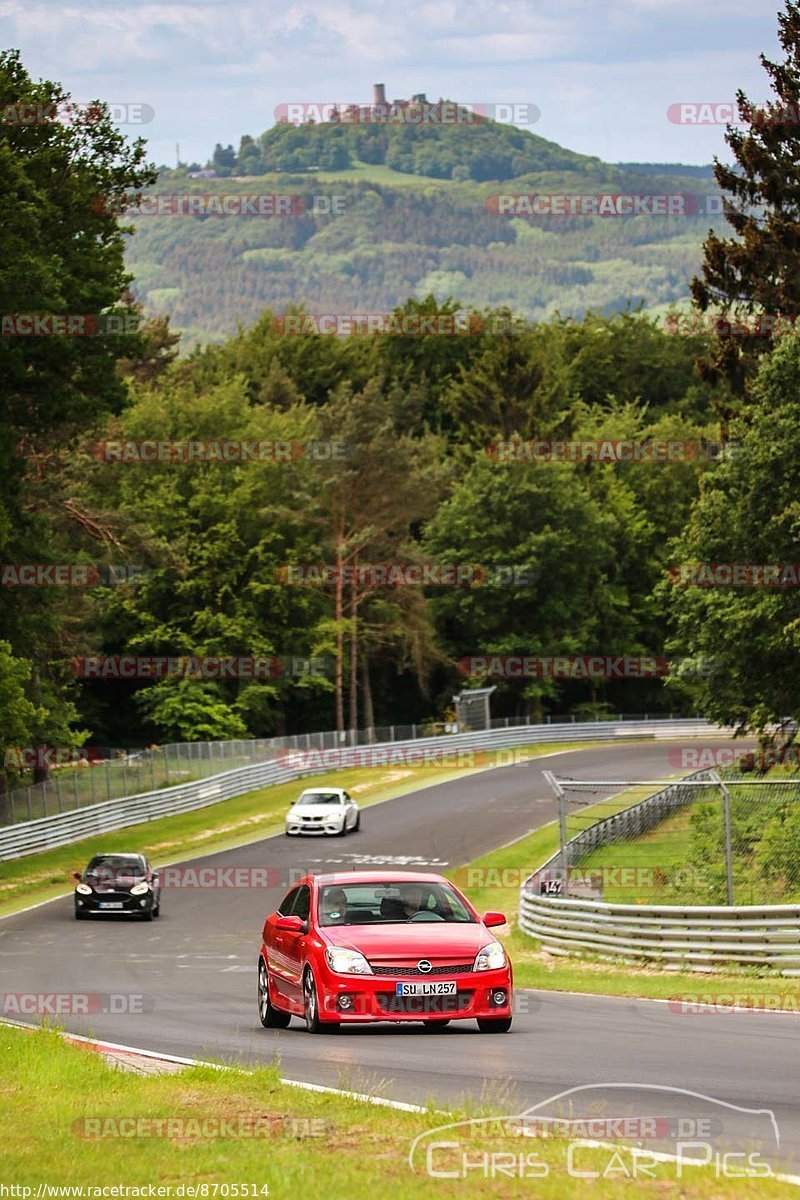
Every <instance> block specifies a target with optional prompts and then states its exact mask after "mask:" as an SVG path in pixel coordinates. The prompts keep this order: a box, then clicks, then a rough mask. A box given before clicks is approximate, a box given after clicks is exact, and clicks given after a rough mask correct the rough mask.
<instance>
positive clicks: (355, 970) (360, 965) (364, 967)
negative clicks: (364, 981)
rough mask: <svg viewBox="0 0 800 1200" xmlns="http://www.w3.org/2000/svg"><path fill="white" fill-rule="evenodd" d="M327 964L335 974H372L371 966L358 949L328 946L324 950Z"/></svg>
mask: <svg viewBox="0 0 800 1200" xmlns="http://www.w3.org/2000/svg"><path fill="white" fill-rule="evenodd" d="M325 958H326V959H327V962H328V966H329V967H330V969H331V970H332V971H335V972H336V974H337V975H372V974H373V971H372V967H371V966H370V965H369V963H368V962H367V960H366V959H365V958H364V955H363V954H361V953H360V951H358V950H348V949H347V947H346V946H328V948H327V949H326V951H325Z"/></svg>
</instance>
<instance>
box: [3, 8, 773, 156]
mask: <svg viewBox="0 0 800 1200" xmlns="http://www.w3.org/2000/svg"><path fill="white" fill-rule="evenodd" d="M776 12H777V5H776V0H727V2H726V3H725V4H719V3H713V4H712V3H710V0H608V2H607V3H605V4H600V3H598V2H597V0H559V3H558V4H545V3H543V2H542V0H533V2H531V3H515V2H511V3H496V2H495V0H492V2H491V3H490V2H489V0H482V2H480V3H476V2H474V0H465V2H463V3H454V2H452V0H431V2H430V3H424V2H421V0H402V3H394V4H389V3H386V0H372V2H370V3H364V2H362V0H335V2H330V0H314V3H311V2H310V0H292V3H287V4H276V3H274V0H261V2H259V0H240V2H239V3H236V2H232V0H227V2H225V0H200V2H197V0H191V2H189V0H186V2H180V0H178V2H172V0H164V2H161V3H158V4H153V3H149V2H148V0H129V2H128V3H120V0H100V2H96V0H84V2H76V0H0V42H2V45H4V46H14V47H18V48H19V49H20V50H21V51H22V55H23V60H24V62H25V65H26V67H27V68H28V70H29V71H30V73H31V74H32V75H34V76H35V77H40V76H45V77H49V78H51V79H57V80H60V81H61V82H62V83H63V84H64V85H65V86H66V88H67V89H68V90H69V91H70V92H71V93H72V95H73V97H74V98H75V99H76V100H88V99H92V98H94V97H97V96H99V97H101V98H103V99H106V100H109V101H112V102H116V103H126V104H137V103H139V104H148V105H150V106H151V107H152V108H153V109H154V110H155V116H154V118H153V119H152V121H151V122H150V123H149V124H148V125H146V126H144V127H142V128H141V130H134V129H133V127H131V126H128V127H126V128H130V129H131V132H142V133H144V134H145V135H146V136H147V137H148V139H149V141H150V150H151V155H152V157H153V158H154V159H155V160H156V161H157V162H159V163H161V162H168V163H170V164H174V161H175V143H176V142H179V143H180V149H181V157H182V158H183V159H184V160H185V161H191V160H193V159H197V160H200V161H205V159H206V158H207V157H208V155H209V154H210V153H211V151H212V150H213V146H214V143H215V142H222V143H223V144H227V143H229V142H232V143H233V144H234V145H237V146H238V141H239V136H240V135H241V134H242V133H251V134H253V135H256V134H259V133H261V132H263V130H264V129H267V128H269V126H270V125H272V124H273V123H274V115H273V114H274V111H275V108H276V106H277V105H279V104H281V103H286V102H305V101H337V102H351V101H352V102H356V101H367V100H369V99H370V97H371V94H372V84H373V83H374V82H376V81H379V82H384V83H385V84H386V88H387V94H388V96H389V98H394V97H405V96H409V95H411V94H412V93H415V92H425V93H426V94H427V96H428V98H429V99H430V98H433V99H438V98H439V97H440V96H444V97H447V98H449V99H453V100H460V101H462V102H466V103H471V104H479V103H481V104H493V103H500V102H507V103H517V104H524V103H529V104H534V105H536V106H537V107H538V109H540V110H541V117H540V118H539V120H538V121H537V122H536V124H535V125H532V126H530V128H531V129H532V130H533V132H534V133H538V134H541V136H543V137H546V138H549V139H551V140H553V141H556V142H560V143H561V144H562V145H564V146H567V147H569V148H570V149H572V150H578V151H580V152H582V153H585V154H595V155H598V156H599V157H601V158H603V159H606V160H607V161H610V162H618V161H644V162H649V161H657V162H665V161H670V162H685V163H703V162H709V161H710V160H711V158H712V156H713V155H714V154H719V155H720V156H721V157H723V158H726V159H727V158H728V157H729V156H728V154H727V151H726V147H725V144H724V141H723V132H724V126H722V125H712V126H708V125H705V126H690V125H681V124H676V123H673V122H671V121H670V120H669V119H668V118H667V109H668V107H669V106H670V105H671V104H676V103H680V102H698V101H702V102H713V103H725V102H730V101H732V100H733V99H734V94H735V91H736V89H737V87H743V88H744V90H745V91H746V92H747V93H748V95H749V96H750V97H751V98H752V99H753V100H757V101H758V100H761V101H763V100H764V99H766V98H767V95H768V93H767V90H766V82H765V80H766V76H765V74H764V71H763V69H762V67H761V65H760V63H759V59H758V56H759V53H760V52H761V51H764V52H765V53H766V54H767V55H768V57H772V58H775V57H780V54H779V49H778V42H777V33H776V30H777V21H776Z"/></svg>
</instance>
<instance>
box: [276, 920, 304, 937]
mask: <svg viewBox="0 0 800 1200" xmlns="http://www.w3.org/2000/svg"><path fill="white" fill-rule="evenodd" d="M275 928H276V929H282V930H284V931H285V932H286V933H307V932H308V926H307V925H306V923H305V921H304V920H303V919H302V918H301V917H278V919H277V921H276V922H275Z"/></svg>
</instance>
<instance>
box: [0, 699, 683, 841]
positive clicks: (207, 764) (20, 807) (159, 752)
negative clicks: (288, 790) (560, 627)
mask: <svg viewBox="0 0 800 1200" xmlns="http://www.w3.org/2000/svg"><path fill="white" fill-rule="evenodd" d="M601 719H602V720H608V721H609V722H613V721H648V720H653V721H665V720H669V719H670V717H668V716H667V717H665V716H664V714H658V713H654V714H648V713H645V714H626V715H623V714H619V715H617V716H612V715H609V716H608V717H603V718H601ZM673 719H674V720H675V721H676V722H679V721H685V720H687V718H685V717H675V718H673ZM576 722H579V718H576V717H575V715H574V714H570V715H568V716H549V717H546V718H545V719H544V721H543V722H537V721H534V720H532V719H531V718H530V717H520V716H516V717H499V718H494V719H492V720H491V721H490V723H489V728H490V729H493V730H494V729H513V728H523V729H524V728H528V727H530V726H532V725H540V724H544V725H563V724H570V723H571V724H576ZM457 732H460V733H465V732H470V729H469V726H468V725H465V724H463V723H462V725H461V726H456V725H455V724H450V723H446V722H433V721H429V722H426V723H424V724H411V725H382V726H378V727H376V728H372V729H361V730H357V731H355V732H353V731H348V732H346V733H343V734H337V733H336V732H335V731H334V730H328V731H326V732H320V733H298V734H292V735H287V736H285V737H273V738H253V739H247V740H240V741H217V742H207V741H206V742H175V743H170V744H168V745H164V746H151V747H149V748H147V749H143V750H142V749H139V750H104V751H103V753H102V757H92V758H91V759H89V758H87V759H86V760H85V761H82V762H79V763H78V764H77V765H71V766H59V767H56V768H54V769H53V770H52V771H51V772H50V774H49V777H48V778H47V779H46V780H44V781H43V782H41V783H31V784H29V785H24V786H21V787H15V788H13V789H10V790H7V791H4V790H2V778H0V826H3V825H14V824H18V823H19V822H22V821H33V820H37V819H38V818H39V817H49V816H53V815H55V814H56V813H63V812H69V811H71V810H73V809H77V808H82V807H84V806H85V805H89V804H99V803H101V802H102V801H104V800H119V799H122V798H123V797H125V796H131V795H134V794H138V793H141V792H149V791H156V790H158V789H160V788H165V787H173V786H175V785H177V784H181V783H191V782H192V781H194V780H197V779H205V778H207V777H208V776H210V775H217V774H219V773H220V771H226V770H233V769H234V768H235V767H244V766H248V765H251V764H253V763H259V762H270V761H272V760H273V759H274V758H275V756H276V755H277V754H278V753H279V752H280V751H282V750H317V751H323V750H333V749H335V748H337V747H343V746H367V745H372V744H380V743H386V742H403V741H407V740H409V739H416V738H422V737H437V736H441V735H442V734H451V733H457Z"/></svg>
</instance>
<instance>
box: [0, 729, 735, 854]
mask: <svg viewBox="0 0 800 1200" xmlns="http://www.w3.org/2000/svg"><path fill="white" fill-rule="evenodd" d="M726 732H727V731H724V730H720V729H719V728H718V727H717V726H715V725H711V724H709V723H708V722H707V721H704V720H702V719H700V718H692V719H687V720H663V721H660V720H652V721H651V720H647V721H587V722H583V723H578V722H576V723H574V724H573V723H567V722H565V723H563V724H561V725H519V726H510V727H509V728H507V729H492V730H483V731H479V732H475V733H454V734H444V735H442V736H439V737H426V738H417V739H415V740H411V739H409V740H407V741H396V742H382V743H379V744H373V745H371V746H361V747H358V748H357V750H360V751H362V752H363V751H366V750H369V751H370V752H378V751H381V750H383V751H385V752H386V755H387V760H388V761H391V756H392V754H393V753H394V754H399V753H402V752H403V751H408V750H414V749H418V750H420V752H422V751H423V750H424V751H425V752H426V753H430V751H431V750H432V749H439V750H441V751H442V752H447V751H456V750H480V749H487V750H488V749H502V748H504V747H506V748H507V747H511V746H524V745H535V744H536V743H537V742H592V741H607V740H616V739H617V738H633V739H641V738H655V737H675V738H685V737H713V736H720V735H721V734H722V735H723V736H724V734H725V733H726ZM346 752H347V748H346V747H342V753H346ZM351 753H356V750H353V751H351ZM323 769H324V768H323ZM318 771H319V766H318V765H314V764H312V765H311V766H310V767H306V768H305V769H304V768H303V767H302V766H297V765H292V764H284V762H283V761H274V760H273V761H270V762H262V763H254V764H253V765H252V766H246V767H238V768H236V769H234V770H232V771H223V772H221V773H220V774H218V775H212V776H209V777H208V778H206V779H199V780H195V781H193V782H192V783H184V784H177V785H176V786H174V787H169V788H163V789H161V790H159V791H154V792H142V793H140V794H139V795H135V796H127V797H124V798H123V799H119V800H107V801H103V802H102V803H101V804H93V805H88V806H86V807H84V808H76V809H74V810H73V811H71V812H63V813H58V814H56V815H54V816H49V817H41V818H40V819H38V820H35V821H25V822H23V823H21V824H18V825H9V826H4V827H2V828H0V860H4V859H10V858H20V857H22V855H24V854H33V853H35V852H36V851H39V850H47V849H50V848H52V847H54V846H64V845H67V844H68V843H70V842H76V841H79V840H80V839H82V838H86V837H91V836H92V835H93V834H101V833H110V832H111V831H112V830H114V829H125V828H126V827H127V826H129V825H138V824H139V823H140V822H142V821H154V820H156V819H157V818H159V817H166V816H171V815H174V814H176V813H183V812H192V811H194V810H195V809H199V808H205V807H207V806H208V805H211V804H218V803H219V802H220V801H221V800H229V799H231V797H233V796H241V795H243V794H244V793H245V792H252V791H256V790H257V789H258V788H262V787H266V786H268V785H269V784H273V783H286V782H289V781H291V780H293V779H300V778H302V777H303V776H304V775H310V774H314V773H317V772H318Z"/></svg>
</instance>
